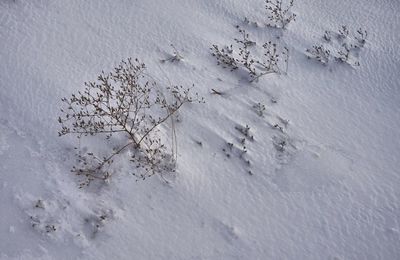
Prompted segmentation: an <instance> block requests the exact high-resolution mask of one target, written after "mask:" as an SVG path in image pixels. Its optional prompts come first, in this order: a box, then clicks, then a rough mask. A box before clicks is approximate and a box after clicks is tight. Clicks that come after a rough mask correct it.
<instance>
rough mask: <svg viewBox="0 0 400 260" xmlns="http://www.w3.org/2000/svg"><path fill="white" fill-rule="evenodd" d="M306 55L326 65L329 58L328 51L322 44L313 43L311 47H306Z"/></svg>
mask: <svg viewBox="0 0 400 260" xmlns="http://www.w3.org/2000/svg"><path fill="white" fill-rule="evenodd" d="M306 52H307V57H308V58H309V59H311V58H313V59H316V60H317V61H319V62H321V63H322V64H323V65H327V64H328V62H329V59H330V51H329V50H328V49H326V48H325V47H324V46H323V45H314V46H313V47H312V48H311V49H307V50H306Z"/></svg>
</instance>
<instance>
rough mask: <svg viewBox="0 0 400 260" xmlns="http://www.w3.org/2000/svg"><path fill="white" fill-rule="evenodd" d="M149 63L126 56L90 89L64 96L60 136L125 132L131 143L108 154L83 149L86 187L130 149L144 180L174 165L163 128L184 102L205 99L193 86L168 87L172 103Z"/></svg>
mask: <svg viewBox="0 0 400 260" xmlns="http://www.w3.org/2000/svg"><path fill="white" fill-rule="evenodd" d="M145 69H146V66H145V64H144V63H141V62H139V61H138V60H137V59H135V60H134V61H132V59H128V60H127V61H122V62H121V63H120V64H119V65H118V66H117V67H116V68H115V69H114V70H113V71H112V72H110V73H104V72H102V73H101V74H100V75H99V76H98V79H97V81H95V82H87V83H85V89H84V90H83V91H78V94H72V96H71V97H70V98H63V99H62V102H63V104H64V107H63V108H62V109H61V113H62V115H61V116H60V117H59V118H58V122H59V123H60V124H61V130H60V131H59V135H60V136H63V135H67V134H74V135H76V136H77V137H78V138H81V137H82V136H94V135H104V137H105V139H110V138H111V137H112V136H113V135H115V134H119V135H123V136H124V137H126V143H125V144H124V145H122V146H120V147H117V148H115V149H113V150H112V152H110V154H109V156H107V157H98V156H96V155H95V154H94V153H89V152H88V153H84V154H82V153H80V152H79V155H78V161H79V165H77V166H74V167H73V169H72V171H73V172H75V173H76V174H77V175H81V176H84V177H85V178H84V181H83V182H82V183H81V187H82V186H85V185H89V183H90V182H91V181H92V180H95V179H100V180H103V181H105V180H108V179H109V177H110V176H111V172H110V170H109V166H110V165H111V164H112V163H113V161H114V157H115V156H116V155H118V154H121V153H122V152H123V151H126V150H129V151H130V161H132V162H133V163H134V164H135V166H136V171H135V172H134V173H133V174H134V175H135V176H138V177H140V178H142V179H145V178H146V177H149V176H151V175H153V174H155V173H157V172H160V171H162V170H165V168H166V167H167V165H168V164H165V163H164V162H165V159H166V158H167V157H168V154H167V153H166V146H165V144H164V143H163V141H162V140H161V138H160V135H159V134H158V131H157V130H158V127H159V126H160V125H161V124H163V123H164V122H166V121H167V120H168V119H169V118H171V117H172V116H173V115H174V114H175V113H176V112H177V111H178V110H179V109H181V107H182V105H183V104H185V103H190V102H193V101H199V102H203V100H202V99H200V98H199V97H198V95H197V93H196V94H195V95H194V96H192V95H190V93H189V92H190V89H189V88H183V87H182V86H172V87H167V91H168V92H169V94H170V95H171V100H172V101H170V102H168V101H167V98H166V97H165V95H164V94H163V93H162V92H161V90H160V89H159V88H158V87H157V84H156V82H154V81H152V80H149V76H148V75H147V74H146V73H145Z"/></svg>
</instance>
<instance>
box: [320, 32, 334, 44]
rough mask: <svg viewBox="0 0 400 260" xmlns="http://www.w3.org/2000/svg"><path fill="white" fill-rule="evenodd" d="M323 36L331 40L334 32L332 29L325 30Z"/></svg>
mask: <svg viewBox="0 0 400 260" xmlns="http://www.w3.org/2000/svg"><path fill="white" fill-rule="evenodd" d="M322 38H323V39H324V40H325V41H326V42H330V41H331V40H332V33H331V32H330V31H325V33H324V36H323V37H322Z"/></svg>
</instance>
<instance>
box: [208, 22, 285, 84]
mask: <svg viewBox="0 0 400 260" xmlns="http://www.w3.org/2000/svg"><path fill="white" fill-rule="evenodd" d="M236 28H237V29H238V31H239V33H240V35H241V36H242V37H241V38H240V39H237V38H235V39H234V41H235V42H236V45H235V47H236V48H234V46H233V45H230V46H226V47H218V45H213V46H212V48H211V51H212V54H211V55H212V56H214V57H215V58H216V59H217V65H220V66H222V67H223V68H227V69H230V71H234V70H237V69H239V68H242V69H243V70H245V71H246V72H247V73H248V76H249V81H250V82H253V81H257V80H258V79H259V78H260V77H262V76H264V75H267V74H271V73H276V74H281V73H285V72H287V66H288V60H289V50H288V49H287V48H286V47H283V48H282V49H281V50H279V49H278V46H277V44H276V43H274V42H272V41H269V42H266V43H264V44H263V45H262V51H263V55H262V57H260V58H258V57H256V55H254V54H253V51H254V52H256V50H255V49H254V48H255V46H256V45H257V44H256V42H255V41H252V40H250V37H249V34H248V33H247V32H246V31H245V30H244V29H241V28H240V27H239V26H237V27H236Z"/></svg>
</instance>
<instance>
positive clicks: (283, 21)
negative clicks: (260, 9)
mask: <svg viewBox="0 0 400 260" xmlns="http://www.w3.org/2000/svg"><path fill="white" fill-rule="evenodd" d="M293 5H294V0H290V1H289V3H288V4H287V5H284V3H283V0H265V9H266V10H267V13H268V14H267V18H268V23H267V25H268V26H272V27H276V28H280V29H286V27H287V25H288V24H289V23H290V22H291V21H295V20H296V14H294V13H292V12H291V9H292V7H293Z"/></svg>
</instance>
